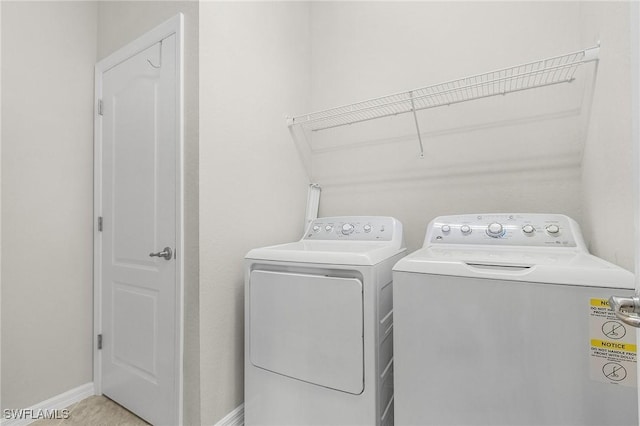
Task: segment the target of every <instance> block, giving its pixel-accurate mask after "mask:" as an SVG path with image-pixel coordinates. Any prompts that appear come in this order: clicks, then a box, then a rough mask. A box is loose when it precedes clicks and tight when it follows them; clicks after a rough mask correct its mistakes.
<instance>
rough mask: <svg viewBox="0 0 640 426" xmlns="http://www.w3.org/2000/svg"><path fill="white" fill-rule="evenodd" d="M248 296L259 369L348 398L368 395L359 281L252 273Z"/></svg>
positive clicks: (253, 355) (252, 347)
mask: <svg viewBox="0 0 640 426" xmlns="http://www.w3.org/2000/svg"><path fill="white" fill-rule="evenodd" d="M249 291H250V296H249V297H250V309H251V312H250V321H251V325H250V357H251V362H252V363H253V364H254V365H255V366H257V367H260V368H264V369H266V370H269V371H272V372H274V373H278V374H282V375H285V376H288V377H291V378H292V379H298V380H302V381H305V382H309V383H313V384H316V385H320V386H325V387H328V388H332V389H336V390H341V391H344V392H349V393H353V394H360V393H361V392H362V391H363V389H364V376H363V375H364V361H363V357H364V342H363V301H362V282H361V281H360V280H358V279H356V278H338V277H328V276H317V275H305V274H293V273H284V272H270V271H252V272H251V276H250V287H249Z"/></svg>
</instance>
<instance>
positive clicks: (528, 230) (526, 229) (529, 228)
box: [522, 225, 536, 236]
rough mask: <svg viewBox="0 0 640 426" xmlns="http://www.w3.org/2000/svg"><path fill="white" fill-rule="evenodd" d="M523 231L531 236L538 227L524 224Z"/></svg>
mask: <svg viewBox="0 0 640 426" xmlns="http://www.w3.org/2000/svg"><path fill="white" fill-rule="evenodd" d="M522 232H524V234H525V235H528V236H531V235H533V234H534V233H535V232H536V228H534V227H533V225H524V226H523V227H522Z"/></svg>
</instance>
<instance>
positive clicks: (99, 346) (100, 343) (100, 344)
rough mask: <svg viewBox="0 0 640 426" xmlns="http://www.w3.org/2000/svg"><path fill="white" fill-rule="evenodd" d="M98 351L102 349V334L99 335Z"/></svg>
mask: <svg viewBox="0 0 640 426" xmlns="http://www.w3.org/2000/svg"><path fill="white" fill-rule="evenodd" d="M98 349H102V334H98Z"/></svg>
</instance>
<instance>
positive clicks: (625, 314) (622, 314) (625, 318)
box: [609, 296, 640, 327]
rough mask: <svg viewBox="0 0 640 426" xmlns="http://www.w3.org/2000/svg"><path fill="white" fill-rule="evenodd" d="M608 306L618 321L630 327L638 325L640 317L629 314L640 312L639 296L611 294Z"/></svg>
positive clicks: (639, 325)
mask: <svg viewBox="0 0 640 426" xmlns="http://www.w3.org/2000/svg"><path fill="white" fill-rule="evenodd" d="M609 306H610V307H611V309H612V310H613V312H614V313H615V314H616V317H617V318H618V319H619V320H620V321H622V322H623V323H625V324H628V325H630V326H632V327H640V317H639V316H638V315H631V314H638V313H640V297H638V296H634V297H621V296H611V297H610V298H609Z"/></svg>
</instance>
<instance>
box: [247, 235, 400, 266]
mask: <svg viewBox="0 0 640 426" xmlns="http://www.w3.org/2000/svg"><path fill="white" fill-rule="evenodd" d="M404 251H406V248H404V247H401V246H400V245H399V244H393V243H392V242H387V241H308V240H302V241H297V242H295V243H288V244H280V245H277V246H270V247H262V248H257V249H253V250H251V251H250V252H249V253H247V256H246V258H247V259H256V260H275V261H282V262H301V263H324V264H335V265H356V266H367V265H369V266H370V265H376V264H378V263H380V262H382V261H384V260H386V259H388V258H390V257H393V256H395V255H396V254H398V253H402V252H404Z"/></svg>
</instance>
